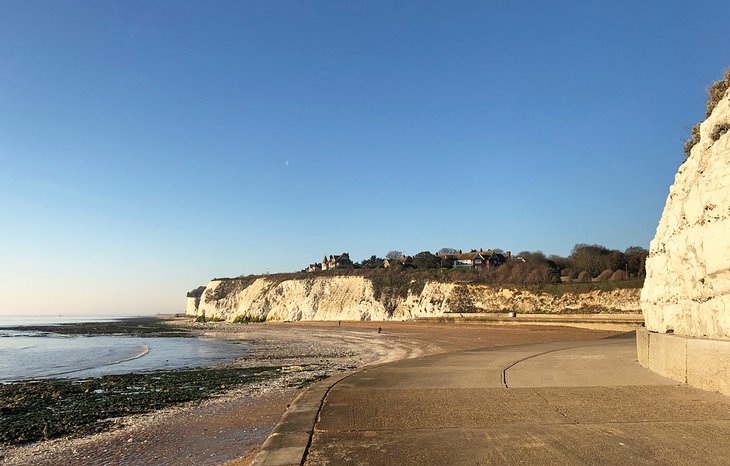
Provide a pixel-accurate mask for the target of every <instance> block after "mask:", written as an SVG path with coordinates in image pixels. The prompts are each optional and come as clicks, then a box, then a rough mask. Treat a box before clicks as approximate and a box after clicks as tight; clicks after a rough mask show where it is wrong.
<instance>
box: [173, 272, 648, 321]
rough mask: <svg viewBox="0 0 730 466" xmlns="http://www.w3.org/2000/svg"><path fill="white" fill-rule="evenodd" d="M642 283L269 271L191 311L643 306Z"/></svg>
mask: <svg viewBox="0 0 730 466" xmlns="http://www.w3.org/2000/svg"><path fill="white" fill-rule="evenodd" d="M639 292H640V291H639V289H638V288H626V289H616V290H612V291H589V292H583V293H579V292H565V293H560V294H555V293H548V292H544V293H543V292H534V291H529V290H527V289H523V288H519V287H508V286H494V285H475V284H465V283H441V282H436V281H426V282H425V283H421V284H420V286H419V284H417V283H412V286H410V287H409V288H408V289H407V291H404V290H399V291H392V290H389V289H388V288H387V287H384V286H382V285H381V284H379V283H377V282H374V281H373V280H372V279H370V278H367V277H362V276H316V277H311V278H301V279H288V280H279V279H276V278H270V277H258V278H242V279H231V280H213V281H211V282H210V283H209V284H208V286H207V287H206V290H205V291H204V292H203V294H202V296H201V297H200V300H199V302H197V304H196V302H195V301H190V300H188V307H187V310H186V313H187V314H188V315H191V316H200V315H205V316H206V318H217V319H224V320H228V321H233V320H236V319H246V320H280V321H296V320H407V319H411V318H414V317H436V316H442V315H444V314H447V313H469V312H479V313H489V312H508V311H516V312H520V313H553V314H554V313H566V312H567V313H601V312H626V313H637V312H639V309H640V308H639Z"/></svg>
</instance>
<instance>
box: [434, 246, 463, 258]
mask: <svg viewBox="0 0 730 466" xmlns="http://www.w3.org/2000/svg"><path fill="white" fill-rule="evenodd" d="M458 253H459V250H458V249H454V248H441V249H439V250H438V252H437V253H436V254H438V255H440V256H445V255H447V254H458Z"/></svg>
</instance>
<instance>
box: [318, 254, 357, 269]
mask: <svg viewBox="0 0 730 466" xmlns="http://www.w3.org/2000/svg"><path fill="white" fill-rule="evenodd" d="M352 267H353V264H352V261H351V260H350V254H348V253H346V252H343V253H342V254H340V255H339V256H329V259H328V258H327V254H325V255H324V257H323V258H322V270H332V269H350V268H352Z"/></svg>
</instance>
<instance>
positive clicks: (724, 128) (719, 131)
mask: <svg viewBox="0 0 730 466" xmlns="http://www.w3.org/2000/svg"><path fill="white" fill-rule="evenodd" d="M728 130H730V124H728V123H720V124H719V125H715V127H714V128H713V129H712V133H710V138H711V139H712V142H715V141H717V140H718V139H720V138H721V137H722V135H723V134H725V133H727V132H728Z"/></svg>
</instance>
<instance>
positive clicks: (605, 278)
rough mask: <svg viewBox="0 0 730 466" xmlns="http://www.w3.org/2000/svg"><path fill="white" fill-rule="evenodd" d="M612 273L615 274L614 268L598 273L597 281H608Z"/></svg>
mask: <svg viewBox="0 0 730 466" xmlns="http://www.w3.org/2000/svg"><path fill="white" fill-rule="evenodd" d="M612 275H613V270H611V269H606V270H604V271H603V272H601V273H599V274H598V276H597V277H596V281H599V282H605V281H608V280H609V279H610V278H611V276H612Z"/></svg>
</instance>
